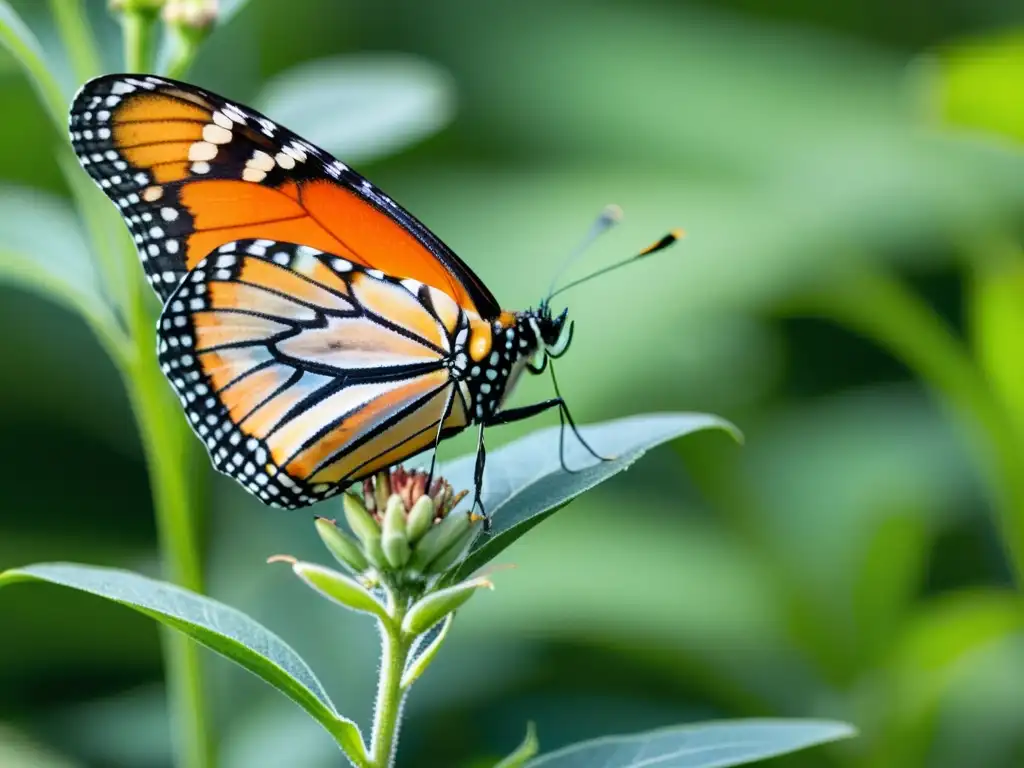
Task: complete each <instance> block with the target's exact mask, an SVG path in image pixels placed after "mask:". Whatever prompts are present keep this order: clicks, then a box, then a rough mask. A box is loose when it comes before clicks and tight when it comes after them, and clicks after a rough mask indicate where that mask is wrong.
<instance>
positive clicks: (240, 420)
mask: <svg viewBox="0 0 1024 768" xmlns="http://www.w3.org/2000/svg"><path fill="white" fill-rule="evenodd" d="M70 133H71V142H72V146H73V148H74V151H75V153H76V155H77V156H78V160H79V162H80V163H81V164H82V166H83V167H84V168H85V170H86V171H87V172H88V173H89V175H90V176H91V177H92V178H93V180H94V181H95V182H96V183H97V184H98V185H99V187H100V188H101V189H102V190H103V192H104V193H105V194H106V195H107V197H109V198H110V199H111V200H112V201H113V202H114V204H115V205H116V206H117V208H118V210H119V212H120V213H121V216H122V217H123V218H124V220H125V223H126V224H127V226H128V229H129V231H130V232H131V234H132V236H133V237H134V240H135V243H136V247H137V249H138V252H139V257H140V259H141V261H142V265H143V267H144V269H145V273H146V277H147V279H148V280H149V283H150V285H151V286H152V287H153V290H155V291H156V293H157V295H158V296H159V297H160V299H161V300H162V301H163V303H164V307H163V312H162V314H161V316H160V319H159V325H158V347H159V348H158V356H159V361H160V366H161V368H162V370H163V372H164V373H165V374H166V376H167V378H168V379H169V381H170V383H171V385H172V387H173V388H174V390H175V392H176V393H177V395H178V397H179V399H180V400H181V403H182V406H183V407H184V409H185V412H186V414H187V416H188V420H189V422H190V423H191V425H192V428H193V430H194V431H195V432H196V434H197V435H198V437H199V439H200V440H202V441H203V443H204V444H205V445H206V448H207V450H208V452H209V454H210V457H211V459H212V461H213V464H214V466H215V467H216V468H217V469H218V470H219V471H221V472H223V473H224V474H227V475H229V476H231V477H233V478H235V479H236V480H237V481H238V482H239V483H241V484H242V485H243V486H244V487H245V488H246V489H248V490H249V491H250V492H251V493H253V494H255V495H256V496H257V497H258V498H259V499H261V500H262V501H263V502H265V503H267V504H269V505H271V506H275V507H284V508H296V507H303V506H306V505H309V504H313V503H315V502H317V501H320V500H322V499H325V498H328V497H330V496H332V495H334V494H335V493H337V492H338V491H340V490H342V489H343V488H345V487H347V486H348V485H349V484H351V483H353V482H355V481H357V480H360V479H363V478H365V477H368V476H371V475H372V474H373V473H375V472H376V471H378V470H381V469H384V468H386V467H388V466H390V465H393V464H396V463H398V462H400V461H402V460H404V459H406V458H408V457H410V456H413V455H415V454H417V453H420V452H421V451H424V450H426V449H429V448H430V447H432V446H433V447H435V448H436V446H437V444H438V443H439V442H440V441H441V440H443V439H445V438H447V437H449V436H451V435H453V434H455V433H457V432H460V431H462V430H463V429H465V428H466V427H468V426H470V425H477V426H478V427H479V433H478V443H477V446H478V447H477V461H476V473H475V481H476V495H475V501H474V509H475V508H476V507H477V506H480V509H481V510H482V509H483V507H482V504H481V500H480V493H481V484H482V479H483V470H484V462H485V455H486V454H485V450H484V437H483V434H484V433H483V428H484V427H485V426H491V425H494V424H502V423H508V422H511V421H517V420H519V419H523V418H527V417H529V416H532V415H534V414H537V413H540V412H542V411H545V410H548V409H550V408H558V409H559V414H560V416H562V417H564V418H565V419H566V420H567V421H568V422H569V424H570V426H572V428H573V430H574V431H575V425H573V423H572V419H571V417H570V415H569V412H568V409H567V408H566V406H565V402H564V401H563V400H562V398H561V396H560V395H558V392H557V384H556V397H555V398H552V399H550V400H545V401H543V402H540V403H535V404H533V405H528V406H524V407H518V408H505V407H504V406H505V403H506V401H507V399H508V396H509V394H510V392H511V391H512V389H513V387H514V386H515V383H516V380H517V378H518V377H519V375H520V374H521V372H522V370H523V369H524V368H527V369H528V370H530V371H531V372H534V373H540V372H541V371H542V370H543V369H544V366H545V365H546V363H547V360H548V358H556V357H559V356H560V355H561V354H563V353H564V352H565V350H566V348H567V347H568V344H569V341H570V340H571V337H572V323H569V322H567V311H563V312H561V313H560V314H558V315H555V314H553V313H552V311H551V307H550V298H551V297H552V296H553V295H554V293H555V292H554V291H552V292H550V293H549V296H548V298H547V299H545V300H544V301H542V302H541V303H540V305H539V306H538V307H537V308H536V309H529V310H526V311H521V312H509V311H506V310H503V309H502V308H501V306H500V305H499V304H498V302H497V300H496V299H495V298H494V296H493V295H492V294H491V292H490V291H489V290H488V288H487V287H486V286H485V285H484V284H483V282H481V280H480V278H478V277H477V276H476V275H475V274H474V273H473V271H472V270H471V269H470V268H469V267H468V266H467V265H466V264H465V263H464V262H463V261H462V260H461V259H460V258H459V257H458V256H456V255H455V253H453V252H452V251H451V249H449V248H448V247H447V246H446V245H445V244H444V243H442V242H441V241H440V240H439V239H438V238H437V237H436V236H435V235H434V234H433V233H432V232H431V231H430V230H429V229H427V228H426V227H425V226H424V225H423V224H421V223H420V222H419V221H418V220H417V219H416V218H415V217H413V216H412V215H411V214H410V213H408V212H407V211H406V210H405V209H403V208H402V207H401V206H399V205H398V204H397V203H395V202H394V201H392V200H391V198H389V197H388V196H387V195H385V194H384V193H383V192H381V191H380V190H379V189H377V188H376V187H375V186H374V185H373V184H371V183H370V182H369V181H367V180H366V179H364V178H363V177H362V176H360V175H359V174H357V173H356V172H355V171H353V170H352V169H351V168H349V167H348V166H347V165H345V164H344V163H342V162H340V161H338V160H336V159H335V158H333V157H332V156H331V155H329V154H328V153H327V152H325V151H323V150H322V149H320V148H318V147H316V146H314V145H312V144H310V143H309V142H307V141H305V140H304V139H302V138H300V137H299V136H297V135H296V134H294V133H292V132H291V131H289V130H287V129H285V128H283V127H281V126H280V125H278V124H277V123H275V122H273V121H272V120H270V119H269V118H267V117H265V116H264V115H262V114H260V113H259V112H256V111H255V110H252V109H249V108H247V107H244V106H241V105H239V104H236V103H234V102H231V101H229V100H227V99H224V98H222V97H220V96H217V95H215V94H213V93H210V92H209V91H206V90H203V89H200V88H197V87H195V86H192V85H188V84H186V83H182V82H177V81H174V80H169V79H166V78H160V77H152V76H148V75H107V76H104V77H99V78H96V79H94V80H91V81H89V82H88V83H86V84H85V85H84V86H83V87H82V88H81V90H80V91H79V92H78V94H77V95H76V96H75V99H74V102H73V103H72V106H71V114H70ZM607 223H608V222H607V221H605V222H604V224H602V225H601V226H605V225H606V224H607ZM676 237H677V235H676V234H675V233H673V234H670V235H667V236H666V237H665V238H662V240H660V241H658V242H657V243H655V244H654V245H652V246H651V247H650V248H648V249H645V251H643V252H642V253H641V255H645V254H647V253H653V252H654V251H656V250H660V249H661V248H664V247H666V246H668V245H669V244H671V243H672V242H673V241H674V240H675V239H676ZM604 271H606V270H600V271H599V272H598V273H595V274H599V273H600V272H604ZM578 282H579V281H576V283H578ZM576 283H572V284H570V285H574V284H576ZM566 287H569V286H566ZM563 424H564V422H563Z"/></svg>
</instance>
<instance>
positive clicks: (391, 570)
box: [271, 467, 491, 637]
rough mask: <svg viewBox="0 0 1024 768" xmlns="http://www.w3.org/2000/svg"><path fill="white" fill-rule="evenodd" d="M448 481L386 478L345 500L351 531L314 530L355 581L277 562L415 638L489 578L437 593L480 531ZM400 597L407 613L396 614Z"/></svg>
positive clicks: (397, 472) (396, 473)
mask: <svg viewBox="0 0 1024 768" xmlns="http://www.w3.org/2000/svg"><path fill="white" fill-rule="evenodd" d="M465 495H466V494H465V492H461V493H455V492H454V491H453V490H452V487H451V485H449V484H448V483H447V482H445V481H444V480H435V481H434V482H432V483H429V487H428V476H427V474H426V473H424V472H420V471H407V470H405V469H403V468H401V467H399V468H396V469H393V470H391V471H390V472H380V473H378V474H377V475H376V477H374V478H373V479H372V480H368V481H367V482H365V483H364V484H363V486H362V489H361V493H358V494H357V493H352V492H348V493H346V494H344V495H343V497H342V507H343V510H344V515H345V522H346V523H347V524H348V529H349V531H351V533H350V532H349V531H346V530H345V529H344V528H343V527H342V526H339V525H337V524H336V523H335V522H334V521H333V520H328V519H327V518H322V517H321V518H318V519H317V520H316V530H317V533H318V534H319V535H320V539H321V540H322V541H323V543H324V544H325V545H326V547H327V549H328V550H329V551H330V552H331V554H332V555H334V557H335V559H336V560H338V562H340V563H341V564H342V565H344V566H345V567H346V569H347V570H348V571H349V572H350V574H351V575H346V574H344V573H341V572H339V571H335V570H333V569H331V568H325V567H324V566H321V565H317V564H315V563H307V562H301V561H298V560H296V559H295V558H293V557H289V556H276V557H273V558H271V560H272V561H277V562H287V563H289V564H290V565H291V567H292V570H293V571H294V572H295V574H296V575H297V576H299V578H301V579H302V580H303V581H304V582H306V584H308V585H309V586H310V587H312V588H313V589H314V590H316V591H317V592H319V593H320V594H321V595H323V596H324V597H327V598H328V599H330V600H332V601H333V602H335V603H338V604H340V605H344V606H345V607H347V608H350V609H351V610H354V611H359V612H361V613H368V614H370V615H373V616H376V617H377V618H378V619H379V620H380V621H381V622H383V623H384V625H385V626H391V627H392V629H393V631H395V632H400V633H402V634H404V635H405V636H409V637H415V636H419V635H420V634H422V633H424V632H426V631H427V630H429V629H430V628H431V627H433V626H434V625H436V624H437V623H438V622H439V621H441V620H442V619H444V618H445V617H447V616H449V615H450V614H451V613H453V612H454V611H455V610H457V609H458V608H459V607H460V606H462V605H463V604H464V603H465V602H466V601H467V600H468V599H469V598H470V597H471V596H472V595H473V594H475V593H476V591H477V590H478V589H480V588H481V587H486V588H491V583H490V581H488V580H487V579H485V578H480V577H477V578H471V579H468V580H466V581H463V582H461V583H459V584H454V585H452V586H448V587H445V588H443V589H439V588H438V587H439V586H440V584H439V583H438V582H439V581H440V580H439V579H438V578H437V577H439V576H441V574H443V573H445V572H446V571H448V570H449V569H450V568H451V567H452V566H454V565H456V564H457V563H458V562H459V560H460V559H461V556H462V555H463V554H464V553H465V552H466V550H467V548H468V547H469V545H470V543H471V542H472V541H473V538H474V537H475V536H476V534H477V531H478V525H477V523H478V522H479V520H480V518H477V517H475V516H473V515H471V514H469V513H468V512H463V511H459V512H453V511H452V510H453V509H454V508H455V506H456V505H457V504H458V503H459V502H460V501H461V500H462V499H463V498H464V497H465ZM398 596H401V598H400V599H401V602H402V604H403V605H404V606H405V608H404V609H402V610H401V611H399V612H397V613H396V612H395V606H396V600H397V599H398Z"/></svg>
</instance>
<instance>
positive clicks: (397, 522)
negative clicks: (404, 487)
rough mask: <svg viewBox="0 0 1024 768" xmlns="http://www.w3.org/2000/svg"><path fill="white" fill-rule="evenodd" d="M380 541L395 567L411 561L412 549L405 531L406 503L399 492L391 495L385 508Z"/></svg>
mask: <svg viewBox="0 0 1024 768" xmlns="http://www.w3.org/2000/svg"><path fill="white" fill-rule="evenodd" d="M380 543H381V548H382V549H383V550H384V557H386V558H387V561H388V563H389V564H390V565H391V566H392V567H393V568H401V567H402V566H403V565H405V564H406V563H407V562H409V554H410V551H411V550H410V549H409V539H408V538H407V536H406V533H405V504H403V503H402V497H401V496H399V495H398V494H397V493H395V494H392V495H391V498H390V499H388V503H387V506H386V507H385V508H384V522H383V523H382V524H381V542H380Z"/></svg>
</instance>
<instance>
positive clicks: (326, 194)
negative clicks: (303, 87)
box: [70, 75, 500, 319]
mask: <svg viewBox="0 0 1024 768" xmlns="http://www.w3.org/2000/svg"><path fill="white" fill-rule="evenodd" d="M70 131H71V143H72V146H73V148H74V150H75V153H76V154H77V155H78V158H79V161H80V162H81V164H82V165H83V167H84V168H85V169H86V171H87V172H88V173H89V175H90V176H92V178H93V179H94V180H95V181H96V183H97V184H99V186H100V188H101V189H102V190H103V191H104V193H105V194H106V195H107V197H109V198H110V199H111V200H112V201H113V202H114V204H115V205H116V206H117V207H118V210H119V211H120V212H121V215H122V217H124V220H125V222H126V223H127V225H128V227H129V229H130V230H131V233H132V235H133V237H134V239H135V242H136V245H137V247H138V249H139V256H140V258H141V260H142V263H143V266H144V268H145V271H146V276H147V278H148V279H149V282H150V284H151V285H152V286H153V288H154V290H156V292H157V294H159V296H160V298H161V299H162V300H164V301H166V300H167V298H168V297H169V296H170V295H171V293H172V291H173V290H174V289H175V287H176V286H177V285H178V283H179V282H180V281H181V280H182V278H183V277H184V276H185V274H186V273H187V272H188V271H189V270H190V269H192V268H193V267H195V266H196V264H197V263H198V262H199V261H200V260H202V259H203V258H205V257H206V255H207V254H209V253H210V252H212V251H213V250H214V249H215V248H217V247H218V246H220V245H223V244H224V243H228V242H231V241H233V240H240V239H252V238H262V239H267V240H276V241H284V242H297V243H303V244H305V245H308V246H311V247H313V248H317V249H320V250H323V251H327V252H330V253H335V254H338V255H339V256H341V257H344V258H345V259H346V260H348V261H351V262H353V263H355V264H359V265H362V266H364V267H366V268H368V269H378V270H381V271H382V272H384V273H386V274H389V275H395V276H399V277H405V278H412V279H414V280H417V281H419V282H421V283H425V284H427V285H432V286H434V287H436V288H439V289H441V290H443V291H444V292H445V293H447V294H448V295H449V296H450V297H451V298H452V299H454V300H455V301H456V302H457V303H458V304H459V305H460V306H462V307H465V308H466V309H468V310H470V311H473V312H476V313H477V314H478V315H480V316H481V317H483V318H485V319H491V318H493V317H496V316H497V315H498V314H499V312H500V308H499V306H498V303H497V301H496V300H495V298H494V296H493V295H492V294H491V292H490V291H489V290H488V289H487V288H486V286H484V284H483V283H482V282H481V281H480V279H479V278H478V277H477V276H476V275H475V274H474V273H473V271H472V270H471V269H470V268H469V267H468V266H467V265H466V264H465V263H464V262H463V261H462V260H461V259H459V257H458V256H456V255H455V254H454V253H453V252H452V251H451V249H449V248H448V247H447V246H446V245H444V243H442V242H441V241H440V240H439V239H438V238H437V237H436V236H435V235H434V234H433V233H432V232H430V230H429V229H427V228H426V227H425V226H424V225H423V224H421V223H420V222H419V221H418V220H417V219H416V218H415V217H413V216H412V214H410V213H408V212H407V211H406V210H405V209H404V208H402V207H401V206H399V205H398V204H397V203H395V202H394V201H393V200H391V198H389V197H388V196H387V195H385V194H384V193H383V192H381V191H380V190H379V189H377V188H376V187H375V186H373V185H372V184H371V183H370V182H368V181H367V180H366V179H364V178H363V177H362V176H360V175H359V174H358V173H356V172H355V171H353V170H352V169H351V168H349V167H348V166H346V165H345V164H344V163H342V162H340V161H338V160H336V159H335V158H334V157H332V156H331V155H330V154H328V153H327V152H325V151H323V150H322V149H319V148H318V147H316V146H314V145H312V144H310V143H309V142H307V141H305V140H304V139H302V138H300V137H299V136H297V135H296V134H294V133H292V132H291V131H289V130H287V129H286V128H283V127H281V126H279V125H277V124H276V123H275V122H273V121H272V120H270V119H269V118H267V117H266V116H264V115H261V114H260V113H259V112H256V111H255V110H252V109H248V108H247V107H243V106H241V105H239V104H235V103H233V102H231V101H228V100H227V99H223V98H221V97H219V96H217V95H215V94H213V93H210V92H209V91H205V90H203V89H200V88H196V87H195V86H191V85H188V84H186V83H181V82H177V81H174V80H169V79H166V78H158V77H151V76H144V75H136V76H133V75H107V76H104V77H99V78H96V79H94V80H90V81H89V82H88V83H86V84H85V85H84V86H83V87H82V89H81V90H80V91H79V92H78V94H77V95H76V97H75V100H74V102H73V104H72V106H71V118H70Z"/></svg>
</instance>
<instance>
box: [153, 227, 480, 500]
mask: <svg viewBox="0 0 1024 768" xmlns="http://www.w3.org/2000/svg"><path fill="white" fill-rule="evenodd" d="M431 295H432V294H431V292H429V291H428V290H427V289H425V287H424V286H422V285H419V284H416V283H412V282H411V281H402V280H398V279H395V278H391V277H388V276H386V275H383V274H381V273H379V272H376V271H375V270H365V269H362V268H360V267H359V266H357V265H354V264H352V263H350V262H348V261H345V260H344V259H341V258H339V257H337V256H334V255H332V254H327V253H322V252H320V251H317V250H315V249H312V248H309V247H307V246H303V245H297V244H294V243H280V242H274V241H269V240H243V241H238V242H233V243H227V244H225V245H223V246H221V247H220V248H218V249H217V250H216V251H215V252H214V253H212V254H210V255H209V256H208V257H207V258H206V259H204V260H203V261H201V262H200V263H199V264H198V265H197V266H196V267H195V269H193V270H192V271H191V272H190V273H189V274H188V276H187V277H186V278H185V279H184V280H183V281H182V282H181V284H180V285H179V286H178V288H177V289H175V291H174V292H173V293H172V294H171V296H170V297H169V298H168V301H167V304H166V306H165V307H164V311H163V313H162V315H161V317H160V320H159V324H158V328H157V336H158V355H159V360H160V365H161V368H162V370H163V372H164V374H165V375H166V376H167V378H168V380H169V381H170V383H171V385H172V387H173V388H174V390H175V392H176V393H177V395H178V397H179V399H180V401H181V404H182V407H183V408H184V410H185V413H186V416H187V418H188V420H189V423H190V424H191V426H192V428H193V430H194V431H195V433H196V435H197V436H198V437H199V439H200V440H201V441H202V442H203V444H204V445H205V446H206V448H207V451H208V452H209V454H210V458H211V460H212V462H213V464H214V466H215V467H216V469H217V470H218V471H220V472H222V473H224V474H226V475H228V476H230V477H232V478H234V479H235V480H237V481H238V482H239V483H241V484H242V485H243V486H244V487H245V488H246V489H247V490H248V491H250V492H251V493H253V494H254V495H256V496H257V497H258V498H259V499H260V500H262V501H263V502H264V503H266V504H269V505H271V506H275V507H282V508H287V509H293V508H297V507H304V506H308V505H310V504H313V503H316V502H318V501H321V500H323V499H326V498H329V497H331V496H333V495H335V494H336V493H338V492H339V491H340V490H342V489H344V488H345V487H346V486H347V485H349V484H351V483H352V482H354V481H356V480H359V479H361V478H362V477H365V476H368V475H371V474H373V472H375V471H377V470H378V469H382V468H384V467H385V466H390V465H391V464H394V463H397V462H398V461H401V460H403V459H405V458H408V457H409V456H412V455H414V454H416V453H419V452H420V451H423V450H427V449H428V448H430V447H431V446H433V444H434V440H435V438H436V435H437V433H438V424H439V422H441V421H442V419H443V420H444V428H443V429H442V430H441V432H442V436H443V437H447V436H449V435H451V434H454V433H455V432H458V431H460V430H461V429H462V428H464V427H465V426H466V425H467V423H468V417H467V415H466V414H467V413H468V412H469V408H468V403H467V402H466V400H465V391H464V389H463V388H462V387H459V386H458V383H457V382H456V381H455V379H454V378H453V377H452V375H451V361H452V359H453V349H456V347H457V339H459V338H462V336H464V327H463V326H464V325H465V322H466V320H465V318H464V317H460V320H459V323H460V324H457V325H456V326H454V327H450V326H451V315H450V313H445V312H439V311H437V309H436V307H434V305H433V304H432V303H431V301H430V296H431ZM433 295H436V294H433ZM442 317H443V318H445V319H446V320H447V322H448V325H446V324H445V320H442ZM460 334H461V335H460Z"/></svg>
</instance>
